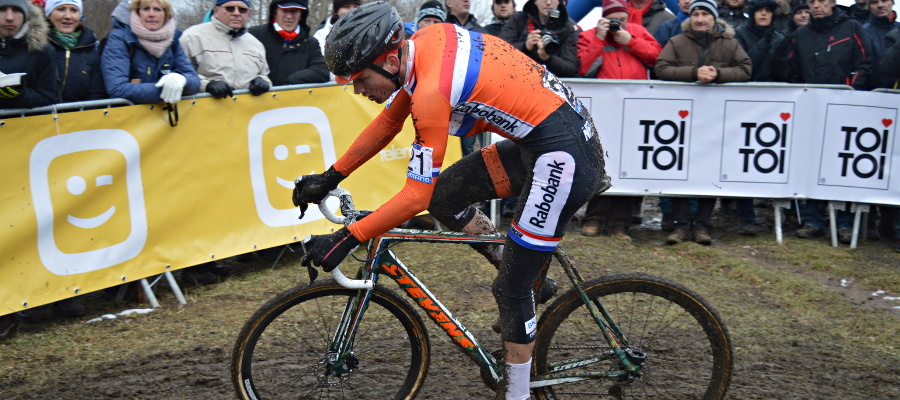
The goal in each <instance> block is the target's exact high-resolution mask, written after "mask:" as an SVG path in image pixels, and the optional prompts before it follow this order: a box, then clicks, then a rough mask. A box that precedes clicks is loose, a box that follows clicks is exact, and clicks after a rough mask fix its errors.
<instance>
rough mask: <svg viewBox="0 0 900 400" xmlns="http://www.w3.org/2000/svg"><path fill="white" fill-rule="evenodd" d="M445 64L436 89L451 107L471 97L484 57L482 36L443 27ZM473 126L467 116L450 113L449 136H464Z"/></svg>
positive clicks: (455, 27) (472, 120)
mask: <svg viewBox="0 0 900 400" xmlns="http://www.w3.org/2000/svg"><path fill="white" fill-rule="evenodd" d="M443 28H444V35H445V43H446V45H445V46H444V55H445V57H444V62H443V65H441V78H440V81H439V82H438V90H439V91H440V93H441V94H442V95H444V97H446V98H447V100H448V101H449V102H450V106H451V107H454V106H456V105H457V104H459V103H460V102H466V101H468V100H469V98H470V97H471V96H472V92H473V91H474V89H475V84H476V83H477V82H478V76H479V75H480V74H481V60H482V58H483V55H484V37H483V36H482V35H481V33H478V32H472V31H468V30H466V29H463V28H462V27H460V26H457V25H452V24H444V26H443ZM474 124H475V118H473V117H472V116H470V115H459V114H453V115H452V116H451V120H450V132H449V133H450V135H453V136H465V135H466V134H467V133H468V132H469V131H470V130H471V129H472V126H473V125H474Z"/></svg>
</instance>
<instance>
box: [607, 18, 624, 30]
mask: <svg viewBox="0 0 900 400" xmlns="http://www.w3.org/2000/svg"><path fill="white" fill-rule="evenodd" d="M619 29H622V20H620V19H615V18H610V19H609V31H610V32H613V33H615V32H618V31H619Z"/></svg>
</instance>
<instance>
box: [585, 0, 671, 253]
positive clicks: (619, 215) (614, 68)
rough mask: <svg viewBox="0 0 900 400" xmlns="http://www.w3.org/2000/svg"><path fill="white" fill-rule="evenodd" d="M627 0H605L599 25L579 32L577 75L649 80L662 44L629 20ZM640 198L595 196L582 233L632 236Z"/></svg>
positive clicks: (619, 236)
mask: <svg viewBox="0 0 900 400" xmlns="http://www.w3.org/2000/svg"><path fill="white" fill-rule="evenodd" d="M626 21H628V6H627V5H626V3H625V0H604V1H603V17H602V18H600V20H599V21H597V26H596V27H595V28H591V29H589V30H587V31H584V32H581V33H580V34H579V35H578V59H579V61H580V62H581V67H579V69H578V75H579V76H584V77H586V78H600V79H648V77H649V75H648V66H652V65H655V64H656V58H657V57H658V56H659V52H660V51H662V47H661V46H660V45H659V43H657V42H656V39H654V38H653V35H651V34H650V32H648V31H647V29H645V28H644V27H643V26H642V25H640V24H634V23H627V22H626ZM641 200H642V198H641V197H631V196H628V197H626V196H609V195H605V196H600V195H597V196H594V197H593V198H592V199H591V200H590V201H588V205H587V213H586V215H585V217H584V222H583V223H582V226H581V234H582V235H585V236H597V235H599V234H603V233H606V234H609V235H612V236H613V237H616V238H620V239H626V240H629V239H631V238H630V237H629V236H628V227H629V226H630V225H631V213H632V210H633V209H634V208H635V207H638V206H639V205H640V203H641Z"/></svg>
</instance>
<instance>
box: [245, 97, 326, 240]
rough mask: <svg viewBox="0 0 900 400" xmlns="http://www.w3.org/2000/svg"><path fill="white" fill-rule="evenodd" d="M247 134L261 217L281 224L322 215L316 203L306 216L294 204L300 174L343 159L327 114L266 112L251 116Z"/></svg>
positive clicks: (317, 111) (313, 110) (308, 110)
mask: <svg viewBox="0 0 900 400" xmlns="http://www.w3.org/2000/svg"><path fill="white" fill-rule="evenodd" d="M310 128H311V129H310ZM247 137H248V147H249V151H250V180H251V185H252V187H253V199H254V202H255V204H256V213H257V215H259V219H260V220H262V222H263V223H265V224H266V225H268V226H273V227H279V226H291V225H299V224H300V223H302V222H308V221H314V220H316V219H319V218H322V214H321V213H320V212H319V211H318V209H315V208H310V209H309V211H307V213H306V214H307V215H306V216H304V217H303V221H300V220H299V219H298V218H297V217H299V216H300V210H298V209H297V208H296V207H294V205H293V204H291V191H292V190H293V189H294V179H295V178H296V177H297V176H298V175H301V174H308V173H312V171H324V170H325V169H326V168H328V167H329V166H330V165H331V164H334V162H335V160H336V159H337V156H336V155H335V151H334V141H333V140H332V137H331V125H330V124H329V123H328V117H327V116H326V115H325V113H324V112H323V111H322V110H321V109H318V108H315V107H286V108H279V109H275V110H269V111H264V112H261V113H259V114H256V115H254V116H253V118H252V119H251V120H250V124H249V125H248V127H247Z"/></svg>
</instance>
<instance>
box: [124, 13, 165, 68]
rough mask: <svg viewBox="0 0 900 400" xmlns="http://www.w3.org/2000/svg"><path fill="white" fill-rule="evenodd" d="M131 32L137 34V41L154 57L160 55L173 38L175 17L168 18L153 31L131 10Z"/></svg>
mask: <svg viewBox="0 0 900 400" xmlns="http://www.w3.org/2000/svg"><path fill="white" fill-rule="evenodd" d="M131 32H132V33H134V36H137V38H138V43H140V44H141V46H142V47H143V48H144V50H147V52H148V53H150V55H152V56H153V57H156V58H160V57H162V55H163V53H165V52H166V49H168V48H169V45H170V44H172V40H173V39H175V18H170V19H169V20H168V21H166V23H165V24H163V26H162V27H161V28H159V29H157V30H155V31H151V30H149V29H147V28H145V27H144V24H143V23H142V22H141V17H140V16H138V13H137V12H134V11H132V12H131Z"/></svg>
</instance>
